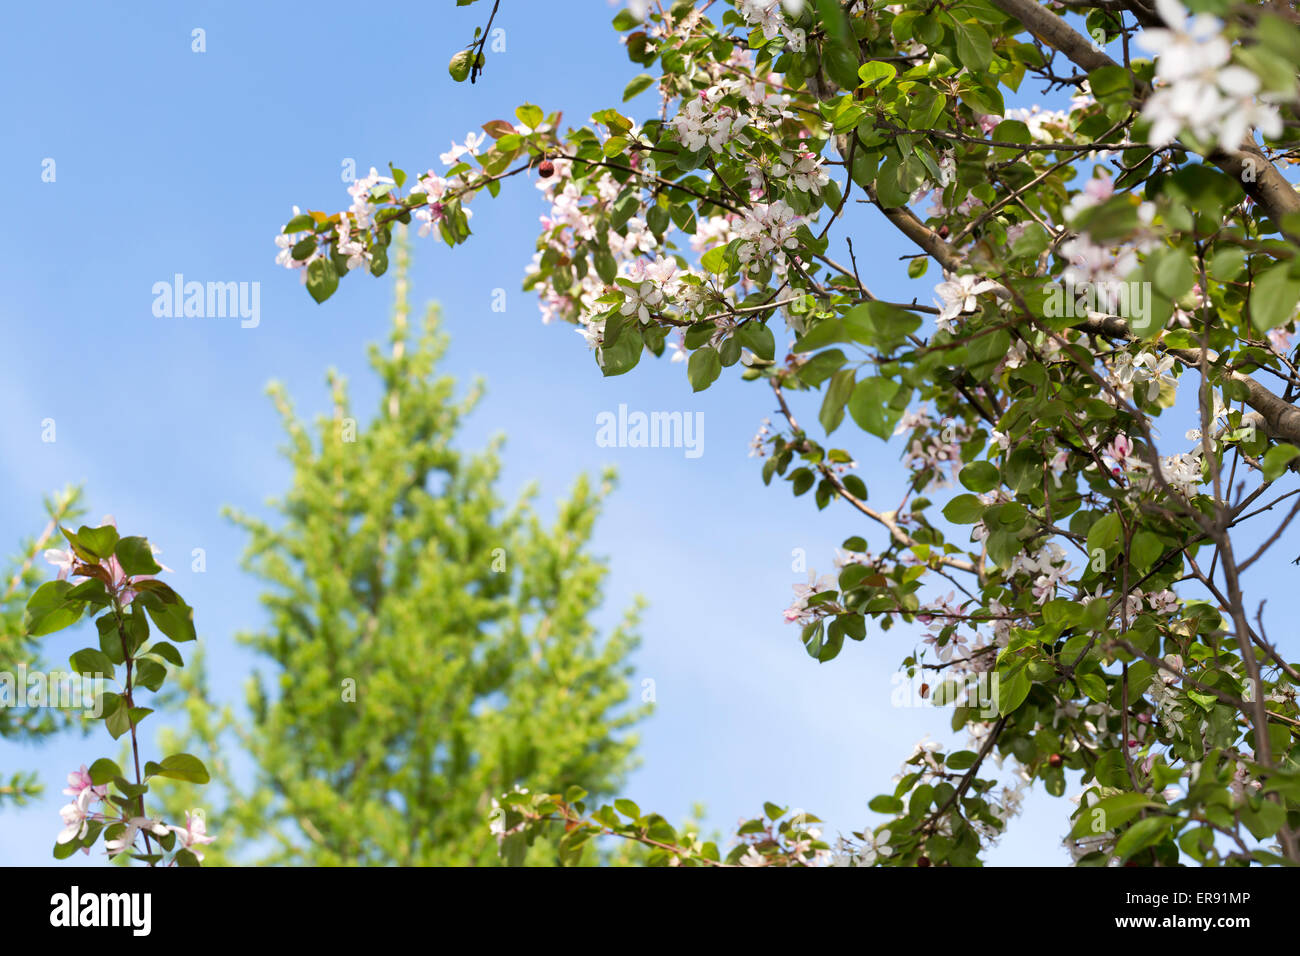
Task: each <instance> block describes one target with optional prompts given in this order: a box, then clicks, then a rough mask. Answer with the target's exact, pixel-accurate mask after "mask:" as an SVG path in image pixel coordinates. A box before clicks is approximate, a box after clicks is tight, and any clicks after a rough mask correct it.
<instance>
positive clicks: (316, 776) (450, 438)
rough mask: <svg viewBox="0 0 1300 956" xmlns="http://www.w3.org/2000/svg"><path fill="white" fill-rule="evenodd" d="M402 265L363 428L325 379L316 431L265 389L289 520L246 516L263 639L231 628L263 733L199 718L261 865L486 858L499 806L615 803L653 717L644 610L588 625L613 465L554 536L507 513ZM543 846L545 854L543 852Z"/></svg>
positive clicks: (214, 856)
mask: <svg viewBox="0 0 1300 956" xmlns="http://www.w3.org/2000/svg"><path fill="white" fill-rule="evenodd" d="M394 258H395V261H396V263H397V265H398V269H397V272H398V281H397V285H396V305H395V310H394V321H393V327H392V333H391V336H390V339H389V347H388V349H387V350H382V349H380V348H379V347H377V346H374V347H372V348H371V364H372V366H373V368H374V371H375V373H376V374H377V375H378V377H379V379H380V380H381V382H382V384H383V392H382V397H381V401H380V404H379V409H378V413H377V414H376V415H375V417H374V418H373V419H372V420H371V421H370V422H369V423H368V424H358V423H357V420H356V418H355V417H354V415H355V413H354V411H353V410H352V406H351V403H350V399H349V395H348V390H347V387H346V384H345V382H344V380H343V378H342V377H341V376H339V375H338V374H336V373H334V372H330V374H329V375H328V381H329V385H330V388H331V390H332V399H333V413H332V417H329V418H322V419H321V420H319V421H318V423H317V428H316V429H315V435H314V436H313V434H312V430H311V429H309V428H308V426H307V425H305V424H304V423H303V422H302V421H301V420H300V419H299V418H298V417H297V415H296V414H295V412H294V411H293V409H292V407H291V404H290V401H289V398H288V396H287V395H286V393H285V391H284V389H283V388H281V387H280V386H277V385H273V386H272V387H271V389H270V392H271V395H272V397H273V399H274V401H275V403H276V405H277V407H278V409H279V411H280V412H281V414H282V415H283V417H284V422H285V426H286V429H287V432H288V437H289V444H288V449H287V455H288V458H289V460H290V462H291V463H292V465H293V473H294V475H293V482H292V487H291V488H290V489H289V491H288V493H287V495H285V496H284V497H283V499H282V500H281V501H279V502H277V510H278V511H279V513H280V515H281V516H282V520H281V521H279V522H275V523H267V522H264V521H261V520H258V519H257V518H254V517H251V516H249V515H247V514H242V513H233V515H232V517H233V518H234V520H235V521H236V523H237V524H239V525H240V526H241V527H243V528H245V529H246V530H247V531H248V533H249V535H250V537H251V541H250V545H249V548H248V552H247V554H246V557H245V563H246V567H247V569H248V570H249V571H250V572H252V573H253V574H254V575H255V576H256V577H258V578H260V579H261V580H262V581H264V582H265V583H266V585H267V590H266V593H265V594H264V597H263V603H264V605H265V607H266V609H267V611H268V614H269V620H268V624H267V627H266V628H265V629H264V630H260V631H257V632H255V633H252V634H248V635H243V636H241V640H243V641H244V642H245V643H246V644H247V645H249V646H250V647H252V648H253V649H255V650H256V652H257V653H258V654H259V655H260V656H261V657H262V658H263V659H264V660H265V661H266V662H267V663H269V664H270V665H272V668H271V670H270V671H269V672H268V673H265V674H262V675H260V676H259V677H258V678H256V679H255V680H254V681H253V682H252V683H251V686H250V691H249V710H250V722H248V723H247V724H244V722H243V721H240V720H233V719H232V718H231V716H230V714H229V713H227V715H226V716H225V718H224V720H214V719H213V718H212V716H211V714H206V713H204V712H203V711H204V708H197V709H196V708H193V707H191V708H189V711H190V720H191V724H190V734H191V737H198V738H202V739H201V740H200V741H198V742H197V743H196V742H193V741H191V743H190V744H189V745H190V746H195V747H198V748H200V749H199V750H196V752H201V750H202V748H204V747H206V748H208V749H209V751H211V750H213V749H217V748H216V742H217V740H218V738H220V737H221V736H222V735H223V734H222V732H223V730H224V729H226V728H231V729H233V730H234V731H235V732H236V735H237V736H238V737H239V738H240V739H241V742H242V744H243V746H244V747H245V748H246V749H247V751H248V752H249V753H250V754H251V756H252V758H253V760H254V762H255V765H256V782H255V785H254V788H253V791H252V792H251V793H244V794H241V793H240V792H239V791H240V788H239V787H238V786H237V785H236V784H235V783H234V782H233V781H232V777H231V773H230V762H229V761H228V760H223V759H220V755H219V754H218V755H216V758H215V759H211V760H209V766H210V767H213V768H214V771H213V772H214V776H215V777H216V778H217V779H218V781H219V782H223V783H224V784H225V785H226V786H225V790H226V792H227V795H228V796H229V797H230V799H229V801H228V805H227V806H226V807H225V808H224V809H222V810H220V811H217V812H216V813H215V814H214V813H211V812H210V813H209V819H210V822H209V829H210V831H211V832H216V833H218V835H219V836H220V834H221V832H222V830H223V829H224V830H226V831H231V830H232V829H233V830H234V831H236V832H237V833H238V834H242V835H243V837H245V838H246V839H248V840H252V841H255V845H259V846H261V847H262V848H263V851H264V856H263V862H267V863H296V864H315V865H353V864H371V865H373V864H400V865H430V864H433V865H437V864H457V865H463V864H495V863H496V862H498V846H497V841H496V840H495V839H494V838H493V836H492V834H491V832H490V830H489V828H488V826H487V823H486V822H485V821H486V818H487V816H488V814H489V812H490V809H491V805H492V799H493V797H494V796H495V795H499V794H500V793H502V792H503V791H506V790H510V789H511V788H513V787H515V786H525V787H528V786H531V787H534V788H542V789H556V788H558V789H561V790H563V789H564V788H566V787H568V786H571V785H579V784H580V785H581V786H582V787H584V788H586V789H588V790H591V791H594V792H604V793H609V792H612V790H613V789H614V788H615V787H616V786H618V784H619V782H620V780H621V778H622V776H623V774H624V772H625V771H626V770H627V769H628V768H629V766H630V760H631V755H632V751H633V747H634V745H635V738H634V737H632V736H631V735H629V734H626V733H623V731H624V730H625V728H627V727H628V726H629V725H630V724H632V723H634V722H635V721H636V720H637V719H639V717H640V716H641V711H640V710H639V709H637V708H635V707H633V706H625V705H626V704H627V702H628V697H629V688H628V682H627V679H628V675H629V673H630V667H629V665H628V663H627V655H628V654H629V652H630V651H631V650H632V649H633V648H634V647H635V645H636V643H637V639H636V637H635V635H634V630H635V627H636V622H637V609H635V608H634V609H632V610H630V611H629V612H628V613H627V614H626V615H625V616H624V618H623V621H622V623H621V624H620V625H619V626H618V627H617V628H615V629H614V630H613V632H612V633H610V634H609V635H608V636H607V637H605V638H604V639H602V638H601V636H600V635H599V634H598V632H597V629H596V628H595V627H594V626H593V624H592V623H591V620H590V619H591V616H592V613H593V612H594V611H595V610H596V608H597V606H598V605H599V603H600V601H601V585H602V581H603V579H604V576H605V574H606V568H605V565H604V564H603V563H602V562H601V561H600V560H597V559H596V558H593V557H592V556H591V555H590V554H588V553H587V550H586V549H587V546H588V543H589V540H590V537H591V533H592V529H593V524H594V522H595V519H596V517H597V514H598V512H599V509H600V504H601V501H602V499H603V497H604V495H605V494H606V493H607V492H608V491H609V489H610V487H611V482H612V475H611V474H606V475H604V476H603V477H602V480H601V483H600V484H599V486H598V487H592V484H591V483H590V482H589V481H588V479H587V478H586V477H585V476H579V477H578V478H577V479H576V481H575V482H574V485H573V487H572V490H571V492H570V493H569V495H568V497H567V498H566V499H565V500H563V501H562V502H561V503H560V505H559V510H558V517H557V518H556V520H555V522H554V523H553V524H551V525H549V526H548V525H546V524H544V523H543V521H542V520H541V519H540V518H539V517H538V515H537V514H536V513H535V512H534V510H533V508H532V506H531V499H532V497H533V495H534V492H533V491H532V490H530V491H528V492H526V493H525V495H524V497H523V499H522V500H521V501H520V502H519V503H517V504H516V505H515V506H513V507H511V508H505V507H503V504H502V502H501V500H500V499H499V498H498V497H497V494H496V492H495V491H494V490H493V489H494V485H495V484H496V482H497V479H498V474H499V471H500V459H499V456H498V453H499V450H500V447H501V442H500V441H499V440H496V441H494V442H492V443H491V445H490V446H489V447H488V448H487V449H486V450H484V451H482V452H480V453H477V454H470V453H466V452H464V451H462V450H461V449H459V448H458V447H457V446H456V443H455V440H456V434H457V429H458V427H459V425H460V422H461V420H462V418H463V417H464V416H465V415H466V414H467V413H468V412H469V411H470V410H471V409H472V408H473V407H474V405H475V403H476V401H477V399H478V397H479V387H478V386H476V387H475V388H474V389H473V390H472V391H471V393H470V394H469V395H468V396H467V397H465V398H462V399H458V398H457V397H456V386H455V382H454V381H453V380H452V379H451V378H450V377H447V376H440V375H436V374H435V366H436V365H437V363H438V361H439V359H440V358H441V356H442V355H443V352H444V349H445V345H446V339H445V336H444V335H443V334H442V333H441V332H440V331H439V327H438V321H437V312H436V310H435V309H433V308H430V309H429V311H428V312H427V313H426V317H425V320H424V323H423V326H422V328H421V329H419V331H418V334H417V335H413V334H412V330H411V329H410V328H409V321H408V312H409V309H408V304H407V282H406V265H407V262H406V254H405V249H404V248H400V244H399V248H398V251H397V253H396V255H395V257H394ZM201 674H202V670H201V669H198V668H196V670H195V678H196V680H198V681H200V682H201V680H202V678H201V676H199V675H201ZM192 686H194V685H192ZM200 689H201V685H200ZM196 718H197V719H196ZM241 725H242V726H241ZM189 796H190V795H189V794H188V793H187V792H186V791H185V788H184V787H182V788H179V790H178V792H177V793H176V794H174V795H173V796H172V798H171V799H172V800H173V801H174V802H177V804H178V805H179V804H181V803H184V802H185V800H186V798H187V797H189ZM205 799H206V798H205ZM230 835H231V836H232V837H233V836H235V833H231V834H230ZM259 838H269V840H268V839H263V840H262V842H261V843H257V842H256V841H259ZM242 842H244V840H235V839H229V840H227V839H219V840H218V843H217V845H215V846H213V847H212V848H210V849H211V852H210V853H209V855H208V862H209V863H220V862H231V857H230V856H229V855H228V851H224V852H223V851H222V850H221V849H220V848H221V847H222V846H225V847H232V846H234V845H237V844H238V843H242ZM549 852H550V851H549V850H548V849H547V848H546V843H545V842H543V843H542V844H539V845H538V846H537V847H536V848H534V850H533V854H534V856H533V859H535V861H536V862H539V863H543V862H550V860H548V859H547V854H548V853H549ZM552 855H553V854H552Z"/></svg>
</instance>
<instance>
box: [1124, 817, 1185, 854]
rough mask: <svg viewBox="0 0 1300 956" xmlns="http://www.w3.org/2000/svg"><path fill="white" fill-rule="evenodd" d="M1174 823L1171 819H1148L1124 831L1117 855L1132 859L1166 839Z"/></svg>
mask: <svg viewBox="0 0 1300 956" xmlns="http://www.w3.org/2000/svg"><path fill="white" fill-rule="evenodd" d="M1172 822H1173V821H1172V820H1171V819H1170V818H1169V817H1163V816H1161V817H1146V818H1145V819H1142V820H1139V821H1138V822H1137V823H1135V824H1133V825H1132V826H1131V827H1129V828H1128V829H1127V830H1125V831H1124V835H1123V836H1122V837H1120V838H1119V842H1118V843H1116V844H1115V853H1116V855H1118V856H1120V857H1124V858H1127V857H1130V856H1132V855H1133V854H1134V853H1138V852H1140V851H1141V850H1145V849H1146V848H1147V847H1149V846H1151V845H1152V844H1154V843H1159V842H1160V841H1161V840H1162V839H1164V836H1165V834H1166V833H1167V832H1168V830H1169V824H1170V823H1172Z"/></svg>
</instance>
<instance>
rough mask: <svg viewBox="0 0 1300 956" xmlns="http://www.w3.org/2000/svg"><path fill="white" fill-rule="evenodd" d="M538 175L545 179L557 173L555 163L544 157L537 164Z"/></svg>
mask: <svg viewBox="0 0 1300 956" xmlns="http://www.w3.org/2000/svg"><path fill="white" fill-rule="evenodd" d="M537 175H538V176H541V177H542V178H543V179H550V178H551V177H552V176H554V175H555V164H554V163H553V162H551V161H550V160H549V159H544V160H542V161H541V162H540V163H538V164H537Z"/></svg>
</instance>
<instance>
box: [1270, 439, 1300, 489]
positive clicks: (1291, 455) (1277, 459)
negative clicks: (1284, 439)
mask: <svg viewBox="0 0 1300 956" xmlns="http://www.w3.org/2000/svg"><path fill="white" fill-rule="evenodd" d="M1297 455H1300V448H1296V446H1295V445H1288V444H1286V443H1283V444H1281V445H1274V446H1273V447H1272V448H1270V449H1269V450H1268V451H1267V452H1266V453H1265V454H1264V461H1263V470H1264V478H1265V480H1267V481H1276V480H1277V479H1278V478H1280V477H1281V476H1282V472H1284V471H1286V467H1287V465H1289V464H1291V462H1292V461H1294V460H1295V457H1296V456H1297Z"/></svg>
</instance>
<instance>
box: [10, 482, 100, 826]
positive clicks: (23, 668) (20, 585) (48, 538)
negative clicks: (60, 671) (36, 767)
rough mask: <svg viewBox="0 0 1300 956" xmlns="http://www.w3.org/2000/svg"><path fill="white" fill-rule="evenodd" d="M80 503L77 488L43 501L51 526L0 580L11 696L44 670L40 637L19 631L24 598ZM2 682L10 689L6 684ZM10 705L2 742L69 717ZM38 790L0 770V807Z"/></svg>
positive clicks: (29, 739)
mask: <svg viewBox="0 0 1300 956" xmlns="http://www.w3.org/2000/svg"><path fill="white" fill-rule="evenodd" d="M80 501H81V490H80V489H79V488H71V487H69V488H66V489H64V490H63V491H60V492H58V493H56V494H54V495H51V496H50V497H48V498H46V499H45V513H46V514H47V515H48V516H49V523H48V524H47V525H46V526H45V529H44V530H43V531H42V532H41V533H40V534H39V535H37V536H36V537H35V538H29V539H28V540H26V541H24V542H22V543H21V544H20V546H19V549H18V553H17V555H15V556H14V557H12V558H10V559H9V561H8V563H7V564H6V566H5V569H4V571H3V578H0V674H6V675H10V676H11V678H12V680H13V681H14V683H13V689H14V692H15V693H16V692H17V688H18V683H17V682H18V681H19V680H20V679H21V678H22V675H23V674H24V673H30V672H33V671H39V670H42V669H43V668H44V664H43V662H42V660H41V657H40V653H39V649H38V647H37V644H38V642H39V641H40V638H35V637H28V636H27V635H26V633H25V629H24V628H23V609H24V608H25V607H26V606H27V599H28V598H29V597H31V595H32V592H33V591H34V590H36V587H37V585H38V584H40V583H41V582H42V581H44V580H47V579H48V578H49V577H50V575H49V574H48V573H47V572H48V571H49V569H48V568H47V567H46V566H45V562H44V561H43V560H42V559H41V555H42V552H44V551H45V550H46V549H47V548H53V547H64V546H65V543H64V541H63V536H62V535H60V534H59V525H60V524H65V523H70V522H72V521H73V520H75V519H76V518H78V517H79V516H80V515H81V507H80ZM66 670H67V668H66V667H65V668H64V671H65V672H66ZM3 683H4V685H5V686H6V687H7V686H8V681H4V682H3ZM3 693H5V694H7V693H8V691H7V690H6V691H4V692H3ZM14 703H15V702H14V701H10V700H7V699H4V698H3V697H0V740H7V741H11V742H12V741H18V742H22V743H37V742H39V741H41V740H44V739H45V738H47V737H49V736H51V735H52V734H54V733H57V732H58V731H59V730H61V729H63V728H64V727H66V726H68V725H69V723H70V722H71V719H72V718H71V712H70V711H68V710H65V709H56V708H52V707H16V706H14ZM40 792H41V785H40V782H39V781H38V780H37V778H36V775H35V774H34V773H32V772H30V771H13V770H3V771H0V807H3V806H4V805H5V804H6V803H14V804H22V803H25V802H26V801H27V800H29V799H30V798H32V797H34V796H36V795H37V794H39V793H40Z"/></svg>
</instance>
